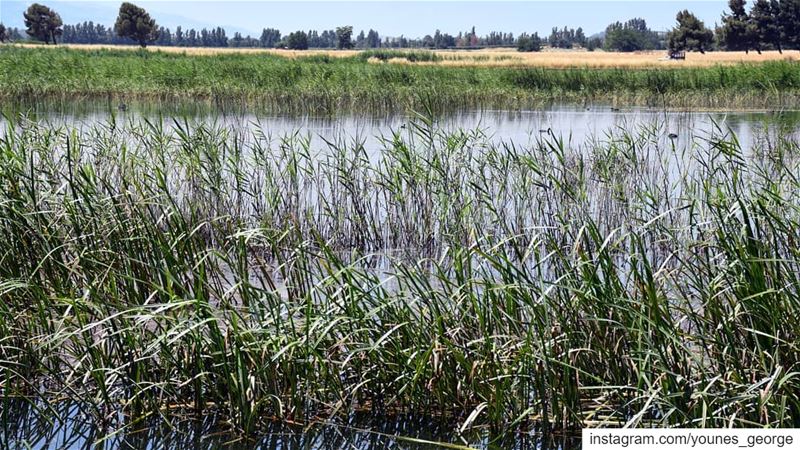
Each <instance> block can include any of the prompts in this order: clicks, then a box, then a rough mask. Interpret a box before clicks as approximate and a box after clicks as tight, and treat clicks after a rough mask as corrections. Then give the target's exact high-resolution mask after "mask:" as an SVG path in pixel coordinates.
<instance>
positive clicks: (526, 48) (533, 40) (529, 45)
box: [517, 33, 542, 52]
mask: <svg viewBox="0 0 800 450" xmlns="http://www.w3.org/2000/svg"><path fill="white" fill-rule="evenodd" d="M541 49H542V40H541V39H540V38H539V34H538V33H533V34H532V35H528V34H527V33H522V34H521V35H519V37H518V38H517V51H520V52H538V51H540V50H541Z"/></svg>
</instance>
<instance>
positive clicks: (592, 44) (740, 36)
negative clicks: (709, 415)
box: [0, 0, 800, 53]
mask: <svg viewBox="0 0 800 450" xmlns="http://www.w3.org/2000/svg"><path fill="white" fill-rule="evenodd" d="M728 6H729V8H730V12H726V13H725V14H723V16H722V25H721V26H720V27H718V28H717V29H716V38H715V33H714V32H712V31H711V30H709V29H708V28H706V26H705V24H704V23H703V22H702V21H701V20H699V19H698V18H697V17H696V16H695V15H694V14H692V13H690V12H689V11H686V10H684V11H681V12H679V13H678V14H677V16H676V20H677V25H676V26H675V28H673V30H672V31H670V32H669V33H666V34H665V33H659V32H656V31H653V30H651V29H650V28H648V26H647V23H646V22H645V20H644V19H641V18H635V19H631V20H628V21H627V22H625V23H622V22H615V23H612V24H610V25H609V26H608V27H607V28H606V30H605V35H604V39H603V40H601V39H599V38H597V37H594V38H591V39H589V38H587V37H586V35H585V34H584V32H583V29H582V28H580V27H579V28H578V29H571V28H568V27H564V28H563V29H559V28H553V31H552V33H551V34H550V36H549V37H548V38H547V44H549V45H550V46H551V47H555V48H573V47H575V46H578V47H585V48H587V49H588V50H594V49H595V48H599V47H601V46H602V47H604V48H605V49H606V50H613V51H623V52H630V51H638V50H652V49H663V48H669V49H670V50H671V51H679V50H697V51H700V52H705V51H706V50H709V49H712V48H715V47H716V48H720V49H724V50H744V51H750V50H756V51H758V52H759V53H760V52H761V51H762V50H765V49H776V50H778V51H782V50H783V49H784V48H792V49H799V48H800V0H754V3H753V6H752V8H751V9H750V11H749V12H748V11H747V8H746V0H729V3H728ZM24 19H25V27H26V30H25V33H26V34H27V35H28V36H29V37H30V38H33V39H37V40H40V41H43V42H45V43H50V42H52V43H53V44H56V43H57V42H58V41H59V40H61V41H62V42H66V43H78V44H130V43H135V44H138V45H140V46H142V47H144V46H146V45H147V44H151V43H155V44H158V45H163V46H183V47H196V46H202V47H263V48H290V49H296V50H304V49H307V48H338V49H349V48H359V49H366V48H379V47H388V48H408V47H416V48H454V47H455V48H459V47H460V48H468V47H486V46H506V47H510V46H516V47H517V49H518V50H520V51H539V50H541V48H542V44H543V40H542V39H541V38H540V37H539V35H538V34H536V33H533V34H527V33H523V34H522V35H520V36H519V37H517V38H515V37H514V35H513V33H503V32H496V31H493V32H491V33H489V34H488V35H486V36H479V35H478V34H477V33H476V32H475V27H472V29H471V30H469V31H466V32H460V33H458V35H457V36H453V35H450V34H448V33H442V32H441V31H439V30H436V32H435V33H434V34H433V35H426V36H425V37H423V38H420V39H409V38H406V37H404V36H400V37H393V38H388V37H387V38H384V39H383V40H381V36H380V35H379V34H378V32H377V31H375V30H369V31H368V32H366V33H365V32H364V31H363V30H361V32H360V33H359V34H358V35H357V36H356V37H355V38H353V27H352V26H342V27H338V28H336V29H335V30H323V31H322V32H321V33H320V32H318V31H316V30H309V31H308V32H306V31H295V32H293V33H289V34H288V35H286V36H283V35H282V34H281V32H280V30H277V29H274V28H265V29H264V30H263V31H262V33H261V36H260V37H258V38H254V37H251V36H242V34H241V33H234V35H233V37H230V38H229V37H228V36H227V35H226V34H225V30H224V29H222V28H221V27H217V28H213V29H211V30H207V29H205V28H204V29H202V30H200V31H196V30H194V29H190V30H188V31H184V30H183V29H181V27H177V28H176V29H175V32H174V33H173V32H172V31H171V30H170V29H169V28H165V27H159V26H157V25H156V22H155V20H154V19H153V18H151V17H150V15H149V14H148V13H147V11H145V10H144V9H142V8H140V7H138V6H136V5H134V4H132V3H128V2H125V3H122V5H121V6H120V10H119V16H118V17H117V20H116V23H115V24H114V27H113V28H108V27H106V26H104V25H100V24H95V23H93V22H83V23H79V24H76V25H63V23H62V20H61V17H60V16H59V15H58V13H57V12H55V11H53V10H52V9H50V8H48V7H47V6H44V5H41V4H39V3H34V4H32V5H30V7H28V9H27V10H26V11H25V13H24ZM22 38H23V36H22V33H21V32H20V30H18V29H16V28H6V27H5V26H4V25H2V24H0V42H5V41H8V40H21V39H22Z"/></svg>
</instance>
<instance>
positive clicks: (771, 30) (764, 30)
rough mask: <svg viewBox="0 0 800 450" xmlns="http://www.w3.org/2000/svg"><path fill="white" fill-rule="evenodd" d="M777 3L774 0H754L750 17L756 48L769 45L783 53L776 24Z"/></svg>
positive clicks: (778, 28)
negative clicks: (754, 31) (755, 32)
mask: <svg viewBox="0 0 800 450" xmlns="http://www.w3.org/2000/svg"><path fill="white" fill-rule="evenodd" d="M778 12H779V7H778V3H777V1H775V0H772V1H770V0H756V2H755V4H753V10H752V11H750V17H751V19H752V21H753V23H754V24H755V27H756V30H757V39H758V49H759V50H760V49H761V48H762V47H763V46H765V45H770V46H772V47H774V48H777V49H778V52H780V53H783V48H782V47H781V30H780V27H779V26H778Z"/></svg>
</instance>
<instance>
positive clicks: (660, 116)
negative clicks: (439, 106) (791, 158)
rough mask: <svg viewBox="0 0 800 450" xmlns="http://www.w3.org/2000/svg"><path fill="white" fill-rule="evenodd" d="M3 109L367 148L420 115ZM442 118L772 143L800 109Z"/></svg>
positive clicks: (497, 136) (577, 132)
mask: <svg viewBox="0 0 800 450" xmlns="http://www.w3.org/2000/svg"><path fill="white" fill-rule="evenodd" d="M2 112H3V113H4V114H5V115H9V116H13V115H16V114H19V113H24V114H26V115H27V117H28V118H29V119H31V120H36V121H44V122H48V123H51V124H55V125H61V124H64V125H71V126H81V127H90V126H92V125H94V124H96V123H98V122H107V121H109V120H115V121H117V122H124V121H127V120H138V119H142V118H145V119H149V120H160V119H165V122H166V123H167V125H169V122H171V119H172V118H174V117H180V118H181V120H184V119H185V120H187V121H188V122H189V123H190V124H191V123H206V124H207V123H212V122H213V123H215V124H218V125H226V126H230V127H232V128H235V129H237V130H245V129H246V130H250V131H258V132H260V133H263V134H264V135H267V136H272V137H276V138H277V137H280V136H284V135H287V134H291V133H296V132H299V133H301V134H303V135H308V136H310V137H312V138H322V139H325V140H328V141H333V140H337V139H342V138H344V137H346V138H347V139H351V140H354V141H358V142H362V143H363V145H364V146H365V148H366V149H367V150H371V149H375V148H377V147H379V146H380V141H381V138H382V137H385V136H388V135H391V132H392V131H402V130H403V128H404V127H405V125H406V124H407V123H408V121H409V119H411V118H413V117H414V113H408V114H390V115H380V116H367V115H342V116H337V117H330V116H310V115H304V116H287V115H281V116H276V115H269V114H260V113H258V112H253V111H252V110H238V109H229V108H220V109H209V107H208V106H203V105H191V104H189V105H186V104H182V105H164V104H158V103H143V104H136V105H126V107H125V109H124V110H122V109H120V108H119V105H118V104H116V103H112V102H99V103H98V102H91V103H80V102H71V103H67V104H36V105H23V104H14V105H4V106H3V108H2ZM2 120H3V119H0V121H2ZM437 121H438V123H437V125H438V126H439V127H440V128H441V129H443V130H445V131H453V130H458V129H477V128H480V129H481V130H483V131H485V132H486V133H487V134H488V135H489V137H490V138H491V140H492V141H494V142H499V141H501V140H502V141H513V142H514V143H515V144H516V145H531V144H533V143H535V142H537V140H540V139H542V138H544V137H547V136H549V135H551V134H552V135H554V136H556V137H559V138H561V139H563V140H564V141H566V142H570V143H572V144H573V145H582V144H584V143H587V142H592V141H594V142H598V141H605V140H608V139H610V137H611V136H610V134H618V133H621V132H623V131H624V130H627V131H632V130H637V129H640V128H641V127H644V126H647V127H651V126H654V127H656V128H658V129H659V130H660V133H661V134H662V135H663V136H662V138H663V140H664V141H669V140H672V141H674V142H676V143H677V144H684V145H685V144H687V143H690V142H691V141H692V140H693V139H695V138H697V137H705V136H708V135H710V134H712V133H714V132H717V131H719V130H722V131H731V132H733V133H734V134H736V136H737V138H738V139H739V141H740V142H741V143H742V147H743V148H747V147H750V146H751V145H753V144H756V145H762V144H765V143H767V144H768V142H769V141H774V140H776V139H777V138H778V137H779V136H786V134H793V135H796V134H797V132H798V129H800V111H730V112H687V111H663V110H657V109H649V108H638V107H635V108H621V109H618V108H612V107H610V106H608V105H592V106H590V107H579V106H574V105H551V106H549V107H546V108H544V109H540V110H527V111H505V110H469V111H460V112H454V113H447V114H444V115H441V116H440V117H438V118H437Z"/></svg>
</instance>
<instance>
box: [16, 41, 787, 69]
mask: <svg viewBox="0 0 800 450" xmlns="http://www.w3.org/2000/svg"><path fill="white" fill-rule="evenodd" d="M16 46H19V47H28V48H41V46H40V45H28V44H16ZM61 46H62V47H67V48H71V49H76V50H89V51H96V50H99V49H104V50H121V51H138V47H137V46H130V45H129V46H124V45H90V44H62V45H61ZM148 50H149V51H155V52H164V53H177V54H185V55H194V56H212V55H231V54H250V55H258V54H261V55H277V56H282V57H286V58H302V57H304V56H309V55H312V56H329V57H333V58H350V57H353V56H360V55H362V54H363V53H365V52H366V53H368V52H371V51H376V52H394V51H397V52H401V53H402V52H410V53H426V54H432V55H434V59H430V58H419V59H417V60H416V61H412V62H423V63H430V62H436V63H438V64H441V65H445V66H490V67H503V66H520V67H540V68H550V69H566V68H584V67H592V68H605V69H608V68H631V69H637V68H638V69H643V68H680V67H684V68H686V67H712V66H718V65H738V64H742V63H749V64H755V63H762V62H770V61H790V62H797V61H798V60H800V51H797V50H784V51H783V53H779V52H778V51H777V50H767V51H763V52H761V53H760V54H759V53H757V52H755V51H752V52H749V53H745V52H707V53H705V54H702V53H697V52H690V53H688V55H687V59H686V60H684V61H669V60H667V59H666V58H665V57H666V51H665V50H650V51H639V52H607V51H603V50H596V51H593V52H589V51H586V50H583V49H576V50H565V49H554V48H545V49H544V50H543V51H541V52H518V51H517V50H516V49H515V48H505V47H500V48H486V49H480V50H427V49H407V50H405V49H404V50H392V49H377V50H326V49H311V50H303V51H298V50H285V49H261V48H212V47H162V46H149V47H148ZM401 59H403V58H401Z"/></svg>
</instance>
